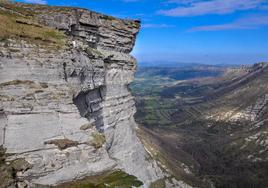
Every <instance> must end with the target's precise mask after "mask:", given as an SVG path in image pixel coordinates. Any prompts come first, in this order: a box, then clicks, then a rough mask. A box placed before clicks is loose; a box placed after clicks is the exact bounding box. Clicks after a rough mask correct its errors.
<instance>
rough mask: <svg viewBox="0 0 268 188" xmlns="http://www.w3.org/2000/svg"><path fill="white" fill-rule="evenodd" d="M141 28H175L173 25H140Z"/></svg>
mask: <svg viewBox="0 0 268 188" xmlns="http://www.w3.org/2000/svg"><path fill="white" fill-rule="evenodd" d="M141 27H142V28H170V27H175V26H174V25H168V24H142V26H141Z"/></svg>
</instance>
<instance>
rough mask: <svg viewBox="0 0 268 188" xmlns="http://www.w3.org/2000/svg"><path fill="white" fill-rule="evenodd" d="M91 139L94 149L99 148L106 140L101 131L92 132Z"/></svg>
mask: <svg viewBox="0 0 268 188" xmlns="http://www.w3.org/2000/svg"><path fill="white" fill-rule="evenodd" d="M91 136H92V137H93V140H92V141H91V143H90V144H91V145H92V146H94V147H95V148H96V149H98V148H101V147H102V146H103V144H104V143H105V142H106V139H105V136H104V135H103V134H101V133H92V135H91Z"/></svg>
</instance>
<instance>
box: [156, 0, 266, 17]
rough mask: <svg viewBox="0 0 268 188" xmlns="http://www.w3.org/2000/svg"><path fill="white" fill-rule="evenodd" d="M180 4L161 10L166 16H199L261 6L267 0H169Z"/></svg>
mask: <svg viewBox="0 0 268 188" xmlns="http://www.w3.org/2000/svg"><path fill="white" fill-rule="evenodd" d="M168 2H170V3H172V2H173V3H178V4H180V5H179V6H178V7H176V8H172V9H168V10H160V11H158V13H159V14H162V15H166V16H199V15H205V14H228V13H232V12H235V11H238V10H249V9H255V8H259V7H260V6H261V5H262V3H264V2H265V0H208V1H198V0H169V1H168Z"/></svg>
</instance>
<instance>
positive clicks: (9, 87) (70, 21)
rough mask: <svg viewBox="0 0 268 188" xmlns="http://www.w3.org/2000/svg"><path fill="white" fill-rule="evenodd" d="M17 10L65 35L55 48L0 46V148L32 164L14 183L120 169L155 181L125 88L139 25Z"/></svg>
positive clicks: (75, 12)
mask: <svg viewBox="0 0 268 188" xmlns="http://www.w3.org/2000/svg"><path fill="white" fill-rule="evenodd" d="M17 6H20V8H21V9H24V10H26V11H27V12H31V13H32V14H33V15H34V17H35V20H36V21H37V22H38V24H40V25H45V26H49V27H52V28H55V29H58V30H61V31H63V32H64V33H65V34H66V35H67V36H66V45H65V46H63V47H62V48H58V49H50V48H46V47H45V46H40V45H38V44H34V43H29V42H25V40H24V39H21V40H18V39H6V40H4V41H2V42H0V52H1V54H0V88H1V89H0V109H1V111H0V112H1V113H0V145H3V146H4V148H6V153H8V154H9V155H8V157H7V161H13V160H15V159H21V158H23V159H25V160H26V161H27V162H28V163H29V164H30V165H31V168H30V169H27V170H25V171H20V172H17V177H18V178H19V179H20V180H21V181H22V182H24V183H26V184H27V185H28V186H31V185H32V184H42V185H56V184H59V183H62V182H66V181H72V180H75V179H80V178H83V177H85V176H90V175H95V174H98V173H102V172H104V171H109V170H112V169H122V170H124V171H126V172H127V173H129V174H132V175H135V176H136V177H138V179H140V180H142V181H143V182H144V186H145V187H148V186H149V184H150V183H151V182H153V181H155V180H157V179H159V178H161V177H162V176H163V175H162V172H161V171H160V169H159V168H158V167H157V165H156V163H155V162H154V161H152V160H151V159H150V158H149V157H148V155H147V153H146V152H145V150H144V148H143V146H142V144H141V142H140V141H139V139H138V138H137V136H136V133H135V129H136V128H137V125H136V123H135V120H134V118H133V115H134V113H135V111H136V109H135V106H134V100H133V97H132V96H131V93H130V91H129V89H128V84H129V83H130V82H131V81H132V80H133V78H134V72H135V67H136V60H135V59H134V58H133V57H132V56H131V55H129V53H130V52H131V50H132V48H133V46H134V43H135V38H136V35H137V33H138V31H139V27H140V24H139V21H131V20H120V19H115V18H113V17H109V16H105V15H102V14H98V13H95V12H91V11H88V10H84V9H77V8H64V7H48V6H40V5H25V4H17ZM21 9H20V10H21ZM15 11H16V10H15ZM21 24H27V23H21ZM103 138H105V140H104V142H103ZM96 143H97V144H96Z"/></svg>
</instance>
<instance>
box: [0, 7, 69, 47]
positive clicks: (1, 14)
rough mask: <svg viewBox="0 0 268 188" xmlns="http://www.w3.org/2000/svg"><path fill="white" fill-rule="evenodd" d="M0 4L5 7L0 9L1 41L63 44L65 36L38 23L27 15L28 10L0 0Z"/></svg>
mask: <svg viewBox="0 0 268 188" xmlns="http://www.w3.org/2000/svg"><path fill="white" fill-rule="evenodd" d="M0 5H1V6H3V7H6V8H7V9H3V10H2V9H1V10H0V39H1V40H2V41H4V40H6V39H14V40H21V39H23V40H25V41H27V42H29V43H33V44H38V45H42V46H43V47H57V48H59V47H62V46H64V44H65V41H66V36H65V35H64V34H63V33H62V32H60V31H58V30H56V29H53V28H49V27H46V26H42V25H39V24H38V22H37V21H36V20H35V19H34V17H33V16H28V15H29V14H30V13H28V10H26V9H24V8H22V7H19V6H18V5H17V4H13V3H3V2H0ZM8 9H11V10H13V11H14V12H12V11H8ZM15 12H19V14H16V13H15Z"/></svg>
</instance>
